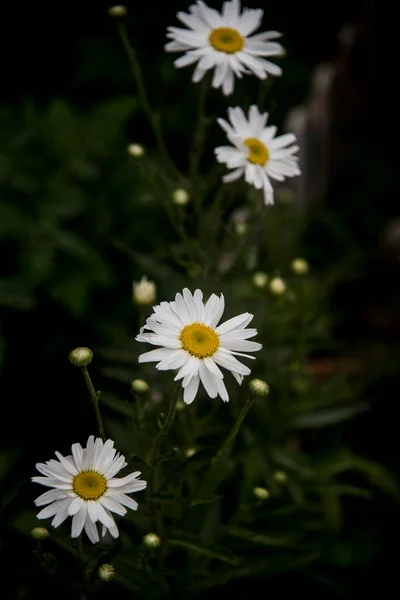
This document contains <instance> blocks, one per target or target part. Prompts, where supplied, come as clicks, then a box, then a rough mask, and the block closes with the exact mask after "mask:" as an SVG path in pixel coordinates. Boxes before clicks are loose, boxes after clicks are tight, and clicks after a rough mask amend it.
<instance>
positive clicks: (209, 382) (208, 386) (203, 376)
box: [199, 361, 218, 398]
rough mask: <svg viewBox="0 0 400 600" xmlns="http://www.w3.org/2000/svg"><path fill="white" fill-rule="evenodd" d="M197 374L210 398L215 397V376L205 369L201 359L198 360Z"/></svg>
mask: <svg viewBox="0 0 400 600" xmlns="http://www.w3.org/2000/svg"><path fill="white" fill-rule="evenodd" d="M199 376H200V381H201V383H202V384H203V386H204V389H205V390H206V392H207V394H208V395H209V396H210V398H216V397H217V394H218V392H217V384H216V383H215V379H216V377H214V375H213V374H212V373H211V372H210V371H209V370H208V369H207V367H206V366H205V364H204V362H203V361H200V368H199Z"/></svg>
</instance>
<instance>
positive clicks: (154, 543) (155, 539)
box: [143, 533, 161, 548]
mask: <svg viewBox="0 0 400 600" xmlns="http://www.w3.org/2000/svg"><path fill="white" fill-rule="evenodd" d="M143 544H144V545H145V546H147V548H158V546H159V545H160V544H161V538H160V537H159V536H158V535H157V534H156V533H146V535H145V536H143Z"/></svg>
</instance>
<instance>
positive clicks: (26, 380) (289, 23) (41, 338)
mask: <svg viewBox="0 0 400 600" xmlns="http://www.w3.org/2000/svg"><path fill="white" fill-rule="evenodd" d="M245 4H246V6H248V7H254V8H260V7H261V8H264V10H265V16H264V22H263V26H264V27H265V29H277V30H279V31H282V32H283V33H284V37H283V40H282V43H283V45H284V47H285V49H286V50H287V54H286V56H285V57H284V58H283V59H282V62H281V64H282V67H283V72H284V76H283V77H282V78H279V79H275V80H274V81H273V82H272V84H271V86H270V87H269V88H268V90H266V91H268V94H267V93H266V95H265V99H264V100H263V102H264V108H265V109H267V110H269V112H270V113H271V119H273V121H274V123H276V124H277V125H279V126H280V127H281V128H286V129H288V130H293V131H295V132H296V133H297V135H298V137H299V140H300V146H301V149H302V150H301V167H302V172H303V175H302V177H301V178H299V179H297V180H296V181H293V182H291V183H290V188H288V189H287V190H286V192H285V193H286V194H287V196H288V198H289V200H290V198H292V202H295V203H296V209H295V210H296V211H297V213H298V215H299V221H301V223H302V230H301V235H300V237H299V239H300V241H299V244H300V246H299V249H301V253H302V255H303V256H304V257H305V258H307V259H308V261H309V262H310V264H311V265H312V267H313V269H315V271H317V272H325V271H326V270H328V269H331V268H338V269H339V272H340V277H339V282H338V284H337V285H335V287H334V290H333V292H332V294H331V296H330V298H329V311H330V314H331V317H332V320H333V323H334V329H333V331H334V334H333V335H334V340H333V342H335V343H334V344H333V347H334V348H335V349H334V350H330V351H327V352H326V353H325V354H320V355H318V356H315V357H313V360H314V363H313V365H314V368H315V370H316V371H318V372H319V371H321V372H324V373H325V372H328V373H329V372H331V371H332V370H335V369H336V368H338V361H337V359H338V356H339V357H340V358H343V357H344V358H345V361H347V362H345V364H346V365H347V368H349V369H350V370H351V368H352V366H351V365H354V364H355V365H356V367H355V368H356V370H357V369H360V370H361V372H362V371H363V369H364V370H365V369H366V370H367V371H368V375H369V385H368V387H367V389H365V391H364V398H363V399H364V400H367V401H368V402H369V403H370V407H371V408H370V410H369V411H367V412H366V413H363V414H362V415H360V416H358V417H357V418H356V419H355V420H353V421H351V423H350V424H349V425H348V427H347V429H346V433H345V435H346V436H347V438H348V439H349V440H350V442H351V444H352V447H353V448H355V450H356V451H359V452H361V453H363V454H365V455H366V456H368V457H370V458H371V459H373V460H376V461H379V462H382V463H384V464H385V465H387V466H388V467H389V468H390V469H392V470H393V472H394V473H396V474H398V473H399V470H400V464H399V453H398V444H397V438H398V426H397V420H396V418H395V414H396V405H397V396H398V389H399V383H400V377H399V368H398V364H399V362H398V361H399V354H400V353H399V346H398V335H399V331H400V303H399V300H400V215H399V210H398V202H397V197H398V182H397V180H398V168H397V165H396V164H395V160H396V159H397V153H396V152H395V150H394V148H393V146H394V141H393V129H394V128H393V124H392V121H395V115H396V111H397V109H396V106H395V95H394V93H393V87H394V86H395V79H396V72H395V71H394V70H393V71H392V65H391V62H390V61H393V59H392V58H391V56H392V49H391V46H392V44H391V35H390V31H391V29H392V28H391V20H390V18H389V16H388V15H387V14H384V10H385V9H384V8H383V7H382V5H381V4H380V3H379V2H378V0H375V1H374V0H369V1H366V0H359V1H356V0H346V1H345V0H336V1H335V2H324V3H319V4H318V3H315V2H314V1H311V0H304V1H303V2H301V3H299V2H294V1H291V0H269V1H268V2H265V1H264V0H258V1H254V0H247V1H246V3H245ZM210 5H212V6H215V7H216V8H217V7H219V3H216V2H210ZM109 6H110V5H109V4H108V3H105V2H97V3H91V2H86V3H81V2H73V1H70V2H61V3H58V4H57V5H46V4H44V3H36V4H32V3H31V4H26V5H25V4H24V5H20V4H18V3H8V5H7V7H3V9H2V18H1V25H0V29H1V35H0V40H1V41H0V43H1V56H2V75H1V83H2V85H1V90H2V91H1V96H0V248H1V263H0V307H1V316H0V369H1V371H0V378H1V395H0V401H1V405H2V419H1V422H2V427H1V436H0V485H1V494H0V511H1V512H0V519H1V524H2V533H1V537H0V550H1V565H2V570H4V572H5V573H6V572H7V569H9V570H11V571H15V572H16V573H18V582H17V581H16V579H13V580H12V581H13V586H14V588H13V595H12V596H8V597H15V598H28V597H32V596H29V594H28V595H27V591H26V590H27V589H29V585H31V584H32V586H33V587H32V588H31V590H32V589H40V586H43V585H45V584H44V583H43V581H44V579H42V575H41V574H37V567H36V564H35V563H34V561H33V558H32V544H31V540H30V539H29V538H27V537H26V536H24V535H23V534H22V533H20V532H19V529H18V523H17V525H15V522H14V520H15V518H16V515H18V514H19V512H20V511H22V510H25V509H26V508H31V505H32V502H33V499H34V497H35V492H36V490H32V489H31V487H32V486H31V485H30V483H29V478H30V477H31V476H32V475H33V465H34V463H35V462H36V461H37V460H39V459H40V460H43V459H44V458H45V457H47V456H50V455H51V454H52V452H53V449H56V448H65V447H66V446H68V445H69V444H70V443H71V431H72V432H73V436H72V437H73V440H72V441H74V440H75V439H80V438H82V439H84V438H85V437H86V436H87V432H88V430H91V428H92V427H93V417H92V412H91V407H90V403H89V402H87V398H86V393H85V389H84V387H83V384H82V381H81V379H80V378H79V376H78V375H79V374H76V372H75V370H74V369H72V367H71V365H70V364H69V362H68V352H69V351H70V350H71V349H72V348H74V347H76V346H79V345H87V346H89V347H91V348H92V349H93V350H95V351H96V350H98V353H97V355H96V356H97V360H96V361H95V362H94V363H93V367H92V376H93V378H94V379H95V380H96V381H97V382H98V386H99V387H107V388H111V389H113V391H114V392H115V393H117V394H118V393H121V394H127V393H128V392H127V390H128V385H129V380H130V379H132V378H134V377H135V376H139V375H140V372H139V370H138V365H137V363H134V362H133V361H132V363H131V364H130V363H129V361H128V364H126V363H125V365H124V369H123V370H122V371H121V369H120V370H119V371H118V367H115V366H114V367H110V365H109V360H108V358H109V356H108V355H107V351H106V350H105V349H107V348H112V347H117V346H118V345H119V344H120V341H121V340H124V343H126V340H127V339H130V340H131V347H130V348H129V346H128V347H127V348H126V352H129V351H132V352H137V350H136V349H134V348H135V346H134V341H133V339H134V336H135V335H136V333H137V330H138V327H139V323H141V321H142V317H143V313H139V311H138V309H137V308H136V307H135V306H134V305H133V303H132V292H131V290H132V281H133V280H138V279H140V277H141V276H142V275H143V274H147V275H148V276H149V277H150V278H151V279H154V280H155V281H156V282H157V285H158V293H159V298H160V299H161V298H166V299H169V297H170V295H171V290H170V287H169V283H168V281H169V272H168V271H166V270H164V269H163V267H160V263H159V261H158V258H157V257H156V255H154V257H153V255H152V252H153V249H154V248H156V249H157V252H158V255H157V256H162V255H163V248H164V247H165V245H167V244H169V243H171V244H172V243H174V240H175V237H176V232H175V231H174V229H173V228H172V227H171V224H170V222H169V220H168V218H167V215H166V214H165V213H164V212H162V211H160V209H159V205H158V204H157V203H156V202H155V201H154V198H152V196H151V194H149V192H148V189H147V187H146V185H145V184H144V183H143V178H141V177H139V176H138V173H139V172H140V164H138V161H135V159H133V158H132V157H131V156H129V154H128V153H127V152H126V147H127V145H128V144H130V143H133V142H135V143H140V144H142V145H143V146H144V147H145V148H146V151H147V152H148V153H151V152H152V150H153V149H154V147H155V141H154V138H153V135H152V133H151V130H150V129H149V127H148V124H147V122H146V119H145V116H144V114H143V112H142V110H141V109H140V106H139V105H138V100H137V97H136V88H135V84H134V81H133V79H132V75H131V72H130V70H129V66H128V63H127V59H126V56H125V54H124V50H123V47H122V45H121V42H120V40H119V38H118V35H117V32H116V28H115V23H114V22H113V21H112V20H111V19H110V18H109V17H108V16H107V9H108V8H109ZM187 6H188V3H187V2H185V1H184V0H179V1H178V0H171V1H170V2H166V3H162V4H161V3H160V4H159V5H156V4H155V3H153V2H148V3H140V4H138V3H137V2H128V3H127V7H128V10H129V13H130V20H129V31H130V34H131V35H132V38H133V40H135V42H136V43H137V51H138V58H139V60H140V62H141V64H142V66H143V73H144V77H145V83H146V86H147V88H148V93H149V97H150V99H151V102H152V104H153V105H154V106H155V107H156V108H157V109H159V110H160V112H161V113H162V120H163V128H164V131H165V135H166V140H167V143H168V145H169V147H170V148H171V153H172V155H173V157H174V158H175V160H176V161H177V163H178V164H179V166H180V167H181V168H182V169H183V170H185V169H186V167H187V155H186V146H187V144H186V141H187V139H188V137H189V136H190V133H191V130H192V123H193V116H194V108H193V107H194V99H195V96H196V93H197V89H196V86H194V85H192V84H191V83H190V75H191V69H190V68H189V69H182V70H179V71H177V70H175V69H174V67H173V64H172V63H173V59H174V58H176V57H175V56H173V55H167V54H166V53H164V51H163V46H164V43H165V31H166V27H167V26H168V25H176V17H175V14H176V12H177V11H178V10H187ZM258 93H259V92H258V82H256V81H253V80H252V79H251V78H250V77H249V78H247V79H244V80H242V82H239V84H238V85H237V90H236V96H235V100H236V102H237V104H241V105H248V104H249V103H251V102H253V101H254V97H255V95H256V94H258ZM261 99H262V98H260V100H261ZM226 106H227V102H226V99H224V98H222V97H221V95H220V94H219V93H215V92H213V93H212V95H211V97H210V98H209V104H208V108H209V112H210V116H211V117H217V116H224V113H225V110H226ZM213 128H214V125H212V127H211V135H210V141H209V143H207V146H206V152H205V153H204V161H203V165H202V166H203V168H204V169H207V168H208V166H209V164H210V162H211V161H212V148H213V147H214V145H215V144H214V142H215V140H216V139H217V138H216V136H217V135H219V133H217V126H215V129H213ZM167 191H168V193H170V191H172V190H167ZM228 217H229V215H227V217H226V218H227V219H228ZM180 276H181V280H182V282H183V283H184V282H185V281H186V280H185V278H184V276H183V274H182V273H181V274H180ZM335 344H336V345H335ZM340 364H342V363H340ZM349 364H350V367H349V366H348V365H349ZM345 368H346V367H345ZM371 373H372V376H371ZM77 407H79V410H78V409H77ZM310 443H311V444H312V439H311V442H310ZM371 506H372V508H370V509H369V512H368V513H367V514H366V516H365V519H364V522H363V526H362V527H360V525H358V526H359V527H360V532H359V533H360V540H361V542H360V554H359V556H357V555H356V556H352V558H351V560H349V561H348V566H345V568H344V570H343V569H342V570H341V575H340V578H341V580H342V582H344V588H345V589H347V590H348V591H347V592H346V593H347V594H348V596H347V597H358V596H361V595H362V594H365V592H367V591H371V593H372V590H373V591H374V592H375V593H377V592H378V591H380V592H381V593H384V590H386V589H387V588H386V587H385V586H389V585H390V584H391V583H393V581H395V572H396V565H397V557H396V552H395V551H394V540H395V538H396V531H398V522H399V517H398V506H397V505H396V504H395V503H393V501H392V500H389V499H388V498H386V497H385V496H382V497H380V496H379V497H378V498H377V499H375V501H374V502H373V503H372V505H371ZM351 517H352V513H351V510H350V512H349V522H348V524H346V527H348V528H349V531H350V530H351V527H352V518H351ZM345 537H346V535H345ZM364 542H365V544H366V545H367V546H368V552H367V553H366V554H367V556H366V555H365V554H363V552H362V547H363V543H364ZM342 559H343V557H342ZM343 560H344V561H345V559H343ZM339 562H340V561H339ZM20 565H21V566H20ZM339 566H340V565H339ZM335 577H336V571H335V570H333V578H334V579H335ZM321 581H322V578H321ZM382 581H385V582H386V583H384V584H383V583H382ZM295 583H296V585H300V586H301V587H300V590H299V589H297V593H299V592H302V593H304V594H311V595H313V594H316V593H321V589H322V587H319V586H322V585H323V583H322V582H315V581H303V580H302V581H301V582H300V584H298V582H297V581H296V582H295ZM265 585H266V588H265V591H266V593H267V590H268V593H269V591H270V589H271V588H268V585H269V584H268V582H266V583H265ZM271 586H272V588H273V591H276V590H278V589H281V590H283V591H287V592H288V591H289V590H290V587H291V583H290V582H285V581H284V580H283V578H281V579H279V578H278V580H274V581H273V582H272V583H271ZM31 593H32V591H31ZM324 593H325V592H324ZM341 593H343V594H344V595H345V592H341ZM326 594H332V597H339V595H340V594H339V592H335V591H334V590H330V591H329V592H326ZM335 594H337V595H335ZM328 597H331V596H328Z"/></svg>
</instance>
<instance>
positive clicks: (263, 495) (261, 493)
mask: <svg viewBox="0 0 400 600" xmlns="http://www.w3.org/2000/svg"><path fill="white" fill-rule="evenodd" d="M253 494H254V495H255V497H256V498H258V499H259V500H267V498H269V495H270V494H269V491H268V490H266V489H265V488H263V487H255V488H254V489H253Z"/></svg>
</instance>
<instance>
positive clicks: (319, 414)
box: [292, 402, 370, 429]
mask: <svg viewBox="0 0 400 600" xmlns="http://www.w3.org/2000/svg"><path fill="white" fill-rule="evenodd" d="M369 408H370V405H369V404H368V403H366V402H362V403H358V404H355V405H353V406H333V407H329V408H324V409H319V410H316V411H314V412H311V413H308V414H306V415H300V416H298V417H296V418H295V419H294V420H293V421H292V427H293V428H294V429H320V428H322V427H328V426H330V425H336V423H341V422H342V421H347V420H348V419H352V418H353V417H355V416H357V415H359V414H361V413H363V412H365V411H366V410H368V409H369Z"/></svg>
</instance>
